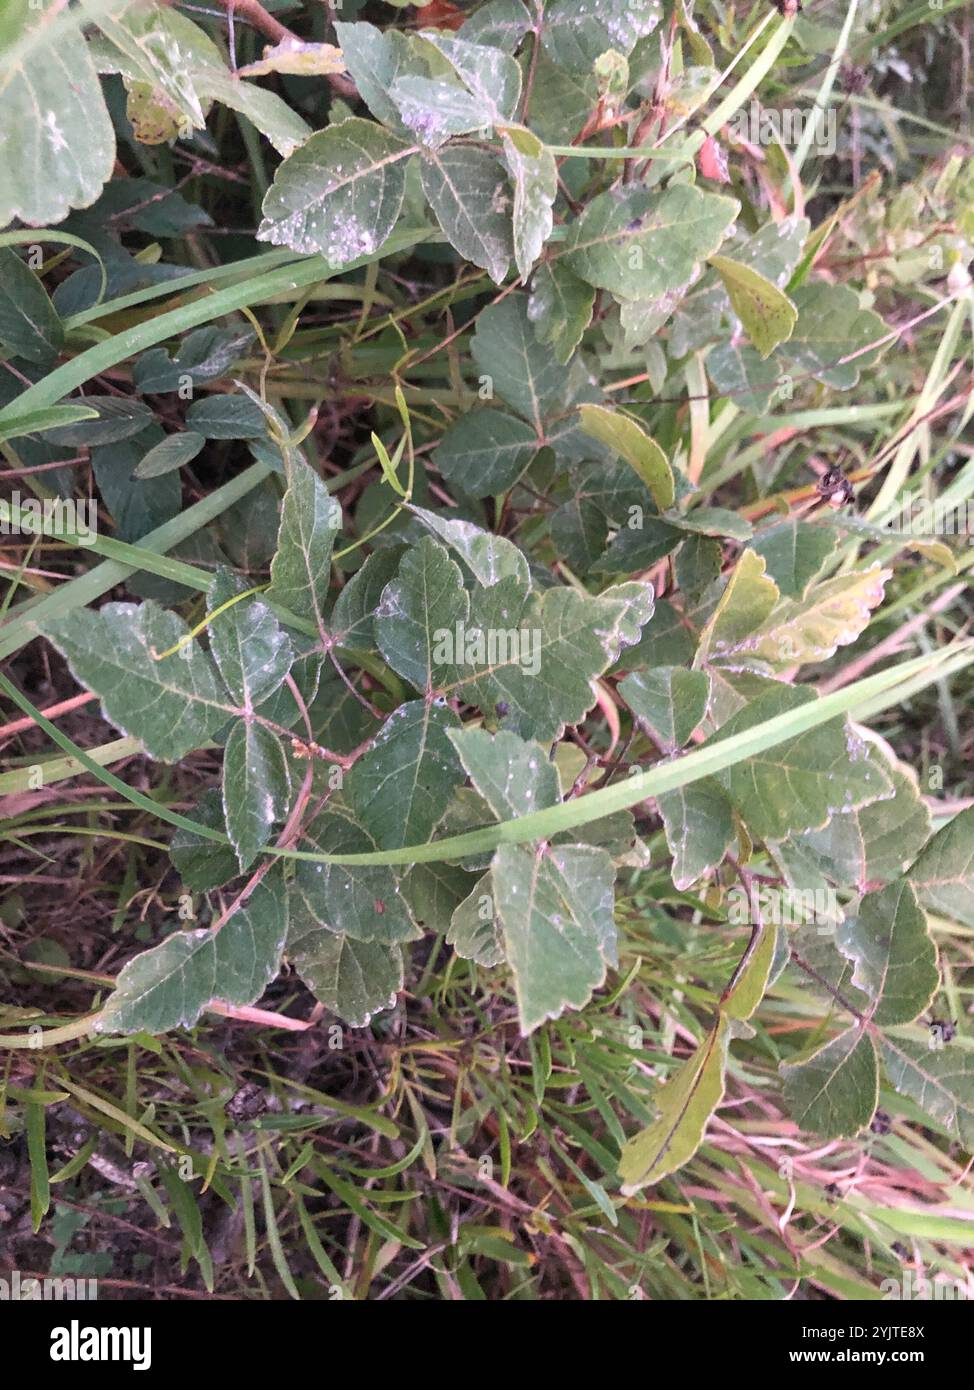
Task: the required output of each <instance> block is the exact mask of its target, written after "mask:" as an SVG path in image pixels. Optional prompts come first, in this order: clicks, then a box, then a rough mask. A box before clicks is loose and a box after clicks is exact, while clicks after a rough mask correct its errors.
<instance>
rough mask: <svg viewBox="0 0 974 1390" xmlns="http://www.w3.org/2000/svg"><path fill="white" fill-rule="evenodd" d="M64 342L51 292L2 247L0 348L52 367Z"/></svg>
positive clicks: (6, 247)
mask: <svg viewBox="0 0 974 1390" xmlns="http://www.w3.org/2000/svg"><path fill="white" fill-rule="evenodd" d="M0 101H2V96H0ZM63 343H64V326H63V324H62V323H61V320H60V319H59V318H58V315H57V311H56V310H55V308H54V305H53V304H52V303H51V301H50V298H49V297H48V293H47V290H46V289H45V288H44V286H43V284H42V283H41V281H40V280H39V279H38V278H37V276H36V275H35V274H34V272H33V271H32V270H31V269H30V268H29V267H28V266H27V265H26V264H25V262H24V261H22V260H21V259H20V257H19V256H18V255H17V253H16V252H15V251H13V250H12V249H11V248H10V247H9V246H4V247H0V348H3V349H4V350H5V352H6V353H7V354H8V355H9V356H10V357H23V358H25V359H26V360H27V361H28V362H37V363H39V364H40V365H41V366H43V367H52V366H53V365H54V363H55V361H56V360H57V356H58V353H59V352H60V351H61V348H62V346H63Z"/></svg>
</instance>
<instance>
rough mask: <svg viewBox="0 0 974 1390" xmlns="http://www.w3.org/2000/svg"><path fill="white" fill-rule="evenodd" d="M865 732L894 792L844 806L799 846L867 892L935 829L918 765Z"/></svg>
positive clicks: (837, 879)
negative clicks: (903, 759)
mask: <svg viewBox="0 0 974 1390" xmlns="http://www.w3.org/2000/svg"><path fill="white" fill-rule="evenodd" d="M861 732H862V735H863V737H864V738H865V739H866V740H867V742H869V743H870V744H871V745H872V747H873V748H874V749H876V753H875V755H874V756H875V757H876V758H877V759H878V760H879V761H881V762H882V764H883V766H884V770H885V771H886V773H887V775H888V776H889V778H890V781H891V782H892V784H893V796H892V797H885V798H883V800H882V801H874V802H873V803H872V804H871V805H869V806H861V807H859V808H858V809H857V810H854V811H849V812H847V813H846V814H844V815H843V814H842V813H841V812H839V813H838V814H836V815H834V816H833V817H832V819H831V820H830V821H829V823H828V825H827V826H825V828H824V829H823V830H809V831H807V832H806V833H805V834H804V835H802V836H801V837H800V840H799V847H800V849H801V852H802V853H803V854H804V855H806V856H808V857H810V858H811V861H812V862H813V863H814V864H815V865H816V866H817V867H818V868H819V869H820V870H821V871H822V873H824V874H826V875H827V876H828V877H829V878H830V879H831V880H832V882H833V883H835V884H837V885H839V886H841V887H848V886H850V885H851V886H854V887H855V888H857V889H858V891H859V892H860V893H866V892H868V890H869V889H870V888H871V887H875V886H876V885H878V884H883V883H888V882H889V881H890V880H891V879H895V878H899V877H900V875H901V874H902V873H903V872H904V871H905V869H906V866H907V865H908V864H909V863H910V862H911V861H912V860H913V859H914V857H915V856H916V855H917V854H918V853H919V851H920V850H921V849H922V848H923V846H924V844H925V843H926V840H927V837H928V835H929V834H930V812H929V811H928V810H927V807H926V803H925V802H924V801H923V799H922V798H921V796H920V788H919V785H918V783H917V776H916V773H915V772H914V771H913V770H912V768H909V767H907V766H905V765H904V764H903V763H900V762H897V761H896V759H895V758H893V756H892V754H891V753H890V752H888V751H887V752H886V756H885V757H882V756H881V753H882V751H883V750H884V749H885V745H884V744H883V743H882V740H881V739H879V738H878V737H877V736H876V735H875V734H872V733H870V732H869V731H868V730H865V729H864V730H862V731H861ZM914 887H916V884H914Z"/></svg>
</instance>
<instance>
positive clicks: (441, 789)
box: [345, 700, 463, 849]
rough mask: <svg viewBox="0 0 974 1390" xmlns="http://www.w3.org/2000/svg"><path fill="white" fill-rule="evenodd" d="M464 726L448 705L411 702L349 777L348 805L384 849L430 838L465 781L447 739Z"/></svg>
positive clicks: (392, 718) (396, 712)
mask: <svg viewBox="0 0 974 1390" xmlns="http://www.w3.org/2000/svg"><path fill="white" fill-rule="evenodd" d="M459 727H460V720H459V718H458V716H457V715H456V714H454V712H453V711H452V710H451V709H449V708H448V707H447V706H446V704H445V703H442V704H441V703H439V702H436V703H433V704H428V703H427V702H426V701H425V700H412V701H408V702H407V703H406V704H404V705H400V706H399V708H398V709H397V710H394V711H393V713H392V714H391V715H390V716H389V718H388V719H387V720H386V722H385V723H384V724H383V726H382V728H381V729H380V730H379V733H378V734H377V735H376V737H375V739H374V740H373V743H372V746H371V748H369V750H368V752H366V753H365V754H363V756H362V757H361V758H359V759H358V761H357V762H356V763H355V765H354V766H353V768H352V770H351V771H350V772H349V774H348V776H347V777H346V779H345V794H346V796H347V798H348V802H349V805H350V806H352V808H353V809H354V811H355V814H356V815H357V816H358V818H359V820H360V821H361V822H362V824H363V825H364V826H365V828H366V830H368V831H369V833H370V834H371V835H372V836H373V837H374V839H375V842H376V844H377V845H379V846H380V847H381V848H382V849H398V848H399V846H400V845H412V844H421V843H424V842H425V841H426V840H428V839H429V837H430V835H431V834H432V832H433V827H434V826H435V825H436V824H437V822H438V821H439V820H440V818H441V816H442V815H443V812H444V811H445V810H446V808H447V805H448V803H449V800H450V797H451V796H452V794H453V792H454V790H455V789H456V788H457V787H458V786H459V785H460V783H461V782H462V781H463V773H462V771H461V768H460V763H459V760H458V759H457V755H456V753H455V752H454V748H453V744H452V743H451V742H450V740H449V738H448V737H447V734H448V731H449V730H451V729H459Z"/></svg>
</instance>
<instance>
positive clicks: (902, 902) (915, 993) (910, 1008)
mask: <svg viewBox="0 0 974 1390" xmlns="http://www.w3.org/2000/svg"><path fill="white" fill-rule="evenodd" d="M836 942H837V944H838V947H839V950H840V951H841V952H842V954H843V955H844V956H848V958H849V959H850V960H852V961H855V967H856V968H855V970H854V972H853V975H852V983H853V984H854V985H855V986H856V988H857V989H860V990H862V992H863V993H864V994H866V995H867V996H868V997H869V999H870V1000H871V1001H872V1010H871V1018H872V1021H873V1022H874V1023H875V1024H877V1025H878V1026H879V1027H891V1026H893V1025H895V1024H897V1023H912V1022H913V1020H914V1019H915V1018H917V1017H918V1015H920V1014H921V1013H923V1011H924V1009H926V1008H927V1006H928V1005H929V1003H930V1001H931V1000H932V999H933V997H934V995H935V994H936V992H937V990H938V989H939V987H940V970H939V968H938V966H937V951H936V947H935V946H934V944H933V940H932V939H931V936H930V931H929V928H928V926H927V919H926V915H925V914H924V912H923V911H922V909H921V908H920V905H919V903H918V902H917V900H916V894H915V893H914V891H913V889H912V887H911V886H910V884H909V882H908V881H907V880H906V879H903V878H901V879H898V880H897V882H896V883H891V884H890V885H889V887H888V888H884V889H883V891H882V892H880V893H869V894H868V895H867V896H866V897H865V898H863V900H862V902H861V903H860V905H859V913H858V916H856V917H847V918H846V919H845V921H844V922H843V923H842V925H841V926H840V927H839V929H838V935H837V937H836Z"/></svg>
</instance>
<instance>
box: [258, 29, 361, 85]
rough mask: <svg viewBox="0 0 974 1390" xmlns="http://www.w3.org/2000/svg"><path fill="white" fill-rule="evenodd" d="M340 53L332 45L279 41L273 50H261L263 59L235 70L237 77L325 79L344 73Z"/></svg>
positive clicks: (268, 48)
mask: <svg viewBox="0 0 974 1390" xmlns="http://www.w3.org/2000/svg"><path fill="white" fill-rule="evenodd" d="M344 71H345V62H344V59H343V58H342V50H341V49H340V48H336V47H335V45H334V44H332V43H302V41H301V40H300V39H294V38H288V39H282V40H281V42H280V43H279V44H276V45H275V46H274V47H267V48H265V49H264V56H263V58H259V59H258V60H257V62H256V63H248V64H247V66H246V67H245V68H238V69H237V76H238V77H266V76H268V75H269V74H270V73H273V72H287V73H293V74H294V75H295V76H296V77H326V76H327V75H328V73H330V72H344Z"/></svg>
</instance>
